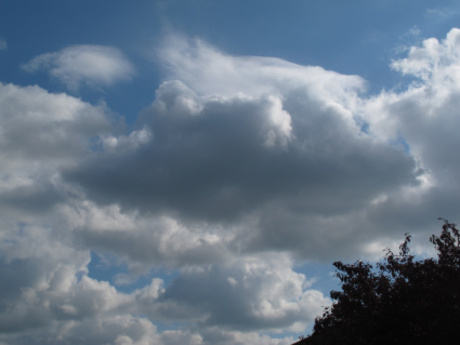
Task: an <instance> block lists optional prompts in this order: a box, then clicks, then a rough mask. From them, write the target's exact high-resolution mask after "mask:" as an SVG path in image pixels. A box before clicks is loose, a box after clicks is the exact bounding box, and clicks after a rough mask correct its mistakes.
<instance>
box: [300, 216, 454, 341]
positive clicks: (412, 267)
mask: <svg viewBox="0 0 460 345" xmlns="http://www.w3.org/2000/svg"><path fill="white" fill-rule="evenodd" d="M443 221H444V224H443V226H442V232H441V235H440V236H436V235H433V236H431V238H430V242H431V243H432V244H433V245H434V247H435V248H436V250H437V258H428V259H423V260H418V261H417V260H415V258H414V256H413V255H411V254H410V250H409V242H410V240H411V237H410V235H408V234H406V239H405V241H404V242H403V243H402V244H401V245H400V247H399V254H398V255H396V254H394V253H393V252H392V251H391V250H387V253H386V255H385V257H384V259H383V260H382V261H381V262H379V263H377V264H376V265H375V266H372V265H371V264H369V263H365V262H362V261H357V262H355V263H354V264H344V263H342V262H340V261H339V262H335V263H334V266H335V267H336V268H337V276H338V278H339V279H340V281H341V286H342V291H332V292H331V298H332V299H333V300H334V301H335V303H334V304H333V305H332V306H331V307H330V308H327V309H326V310H325V312H324V314H323V315H322V316H321V317H318V318H317V319H316V320H315V325H314V329H313V332H312V334H311V335H310V336H308V337H306V338H303V339H301V340H300V341H298V342H297V343H295V344H297V345H303V344H311V345H316V344H321V345H328V344H333V345H346V344H353V345H357V344H366V345H372V344H385V345H389V344H405V345H410V344H458V341H459V333H458V332H459V327H460V234H459V230H458V229H457V227H456V224H454V223H449V222H448V221H447V220H444V219H443Z"/></svg>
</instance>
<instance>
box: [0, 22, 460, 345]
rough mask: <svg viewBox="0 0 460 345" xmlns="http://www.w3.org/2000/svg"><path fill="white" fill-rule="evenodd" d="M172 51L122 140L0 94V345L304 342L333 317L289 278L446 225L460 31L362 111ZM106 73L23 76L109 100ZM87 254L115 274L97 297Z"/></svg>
mask: <svg viewBox="0 0 460 345" xmlns="http://www.w3.org/2000/svg"><path fill="white" fill-rule="evenodd" d="M168 42H169V43H165V45H163V46H162V47H161V48H160V49H159V52H158V54H159V56H160V60H161V61H163V63H164V64H165V66H166V68H167V71H166V73H167V75H168V80H166V81H165V82H164V83H162V84H161V85H160V86H159V87H158V89H157V91H156V94H155V98H154V100H153V103H152V104H151V106H149V107H148V108H147V109H144V110H142V112H141V114H140V116H139V119H138V123H137V127H136V129H135V130H132V131H130V132H127V133H119V132H117V131H116V130H114V128H113V126H112V122H113V121H112V119H111V118H110V115H109V114H110V112H109V111H108V109H106V107H105V106H95V105H91V104H88V103H85V102H83V101H81V100H79V99H76V98H74V97H71V96H68V95H66V94H51V93H48V92H47V91H46V90H43V89H42V88H40V87H37V86H35V87H19V86H16V85H11V84H6V85H5V84H0V123H1V124H2V126H1V128H0V165H1V166H2V172H1V173H0V205H1V207H0V230H1V231H0V253H1V254H0V280H1V281H2V282H5V283H2V285H1V286H0V296H1V297H0V331H1V332H0V333H1V334H0V341H2V342H5V343H8V344H24V343H28V344H39V343H49V344H54V343H56V344H57V343H70V344H72V343H85V344H102V343H111V344H160V345H169V344H176V343H183V344H202V345H205V344H206V345H208V344H218V345H230V344H251V345H252V344H253V345H256V344H260V343H267V344H272V345H281V344H285V343H289V342H292V341H293V339H292V338H289V337H286V338H282V339H281V338H280V339H275V337H272V336H269V335H267V334H269V333H268V332H271V334H273V332H280V334H284V333H282V332H285V331H293V332H297V333H298V334H301V333H302V332H303V330H304V329H305V327H306V325H307V324H308V323H310V322H311V321H312V320H313V318H314V317H315V316H316V315H318V313H320V312H321V310H322V307H323V306H324V305H327V304H328V303H330V301H329V299H327V298H326V297H325V296H324V295H323V293H321V292H319V291H317V290H316V286H315V282H314V279H313V278H314V277H310V276H308V275H304V274H301V273H299V272H297V270H296V267H297V266H296V265H298V264H301V263H303V262H305V260H326V261H327V262H330V261H331V260H332V259H344V258H347V257H353V258H356V256H357V255H362V256H369V255H372V254H374V253H375V252H376V251H378V252H379V254H381V252H380V251H381V249H382V247H384V246H385V245H386V244H388V243H393V242H394V241H395V238H396V237H398V236H399V237H400V236H401V234H402V233H404V232H406V231H411V232H413V233H414V232H415V234H422V233H424V232H425V231H427V229H428V230H429V231H432V229H433V228H432V227H431V224H432V223H431V221H432V220H434V219H436V217H438V216H446V217H449V218H452V219H455V218H458V210H456V209H455V205H458V202H459V201H460V200H459V199H458V195H460V194H459V193H458V192H459V189H460V180H459V177H458V174H456V173H455V172H456V171H458V169H459V168H460V166H459V163H458V160H456V159H454V158H455V157H456V154H457V150H458V147H459V145H460V142H459V139H458V135H457V133H456V132H455V130H456V126H455V125H456V124H457V122H458V109H459V104H458V102H459V101H458V100H459V99H460V97H459V96H460V95H459V92H460V87H459V80H460V76H459V70H460V67H459V66H460V65H459V61H460V60H459V56H458V55H459V51H460V30H457V29H453V30H451V31H450V32H449V33H448V35H447V37H446V38H445V39H444V40H440V41H439V40H435V39H429V40H426V41H425V42H424V43H423V44H422V45H421V46H419V47H413V48H412V49H411V50H410V52H409V53H408V56H407V57H406V58H405V59H400V60H396V61H394V62H393V64H392V66H391V67H392V68H393V69H394V70H396V71H399V72H400V73H401V74H403V75H405V76H406V77H408V78H410V79H409V80H410V83H409V86H408V88H407V89H405V90H403V91H396V90H387V91H384V92H382V93H380V94H378V95H376V96H372V97H368V96H366V94H365V92H366V89H365V82H364V81H363V80H362V79H361V78H360V77H358V76H345V75H341V74H339V73H335V72H331V71H326V70H324V69H322V68H320V67H311V66H300V65H296V64H292V63H289V62H286V61H283V60H280V59H275V58H263V57H235V56H230V55H228V54H225V53H222V52H220V51H219V50H217V49H216V48H213V47H211V46H209V45H208V44H206V43H204V42H202V41H199V40H188V39H184V38H183V37H182V38H180V37H170V38H169V40H168ZM117 54H118V53H117V51H115V50H113V49H112V48H106V47H105V48H104V47H94V46H77V47H71V48H67V49H64V50H62V51H60V52H57V53H51V54H45V55H42V56H40V57H37V58H36V59H34V60H32V61H31V62H30V63H29V64H27V65H26V67H25V68H27V69H29V70H36V69H42V68H44V69H47V70H49V71H50V73H51V74H53V75H54V76H56V77H57V78H59V79H60V80H62V81H63V82H64V83H66V84H67V86H68V87H70V88H78V86H79V85H81V84H82V83H94V84H97V85H110V84H112V83H114V82H115V81H117V80H122V79H124V78H127V77H129V76H130V75H131V73H132V71H133V69H132V67H129V68H125V69H123V68H121V70H120V71H118V67H120V66H123V63H127V62H126V60H125V58H123V57H122V56H121V55H117ZM123 61H124V62H123ZM98 63H100V66H102V67H101V69H99V67H98V68H93V67H94V66H98ZM71 65H74V66H75V67H76V68H75V69H72V68H73V67H72V68H70V67H71ZM124 66H125V67H126V66H130V65H129V64H128V65H124ZM115 71H118V72H115ZM91 252H96V253H97V254H98V255H100V256H104V255H108V257H111V258H114V260H115V261H116V263H115V264H119V263H120V262H121V263H123V264H124V265H125V266H126V267H127V270H128V271H127V272H126V273H123V274H124V275H118V276H115V277H114V279H113V280H111V281H112V283H111V282H110V281H104V280H97V279H96V278H95V277H94V276H92V274H91V272H90V268H89V267H90V266H89V264H90V261H91ZM164 268H166V269H168V270H172V271H174V272H175V274H176V276H175V277H176V278H175V279H172V281H171V282H167V281H166V280H163V279H162V278H161V277H155V273H154V272H155V271H152V269H164ZM152 272H153V273H152ZM143 274H149V277H151V279H150V278H148V280H149V282H148V283H147V285H146V286H143V287H142V286H139V287H137V286H136V287H135V288H132V289H131V290H130V289H125V290H123V291H125V292H121V288H120V285H121V284H125V287H126V285H127V286H128V287H129V286H131V285H132V282H133V281H136V279H137V277H139V276H140V275H143ZM169 322H172V323H171V324H170V323H169ZM177 322H179V324H180V325H181V329H179V328H178V327H177V324H178V323H177ZM159 324H161V325H162V327H161V328H160V327H158V328H157V326H156V325H159ZM280 336H281V335H280ZM282 336H283V337H284V335H282Z"/></svg>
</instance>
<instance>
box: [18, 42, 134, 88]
mask: <svg viewBox="0 0 460 345" xmlns="http://www.w3.org/2000/svg"><path fill="white" fill-rule="evenodd" d="M22 67H23V69H24V70H26V71H28V72H35V71H38V70H45V71H47V72H49V73H50V74H51V76H53V77H54V78H57V79H58V80H60V81H61V82H63V83H64V84H65V85H66V86H67V87H68V88H69V89H70V90H72V91H76V90H77V89H78V88H79V87H80V86H81V85H82V84H84V85H85V84H86V85H96V86H110V85H112V84H114V83H116V82H119V81H125V80H129V79H130V78H131V77H132V75H133V74H134V67H133V66H132V65H131V63H130V62H129V60H128V59H127V58H126V57H125V56H124V55H123V53H121V52H120V51H119V50H118V49H116V48H113V47H105V46H94V45H81V46H72V47H69V48H65V49H63V50H60V51H58V52H54V53H46V54H42V55H39V56H37V57H35V58H34V59H32V60H31V61H29V62H28V63H26V64H25V65H23V66H22Z"/></svg>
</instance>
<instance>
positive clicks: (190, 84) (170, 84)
mask: <svg viewBox="0 0 460 345" xmlns="http://www.w3.org/2000/svg"><path fill="white" fill-rule="evenodd" d="M169 42H170V45H168V46H166V47H164V48H163V50H162V51H161V54H163V55H162V56H164V59H165V60H166V61H168V66H169V69H170V71H171V72H170V73H171V76H172V77H174V78H176V80H170V81H167V82H165V83H163V84H162V85H161V86H160V87H159V88H158V90H157V92H156V98H155V101H154V102H153V104H152V106H151V107H150V108H148V109H146V110H144V111H143V113H142V117H141V119H140V123H139V125H140V126H142V128H144V129H143V130H145V128H149V133H150V135H149V136H148V139H146V140H145V141H143V143H142V145H140V146H137V148H136V149H134V150H130V151H124V150H107V151H106V152H105V153H103V154H100V153H96V154H94V155H93V157H88V159H86V160H85V161H82V162H81V163H80V164H79V165H78V166H75V167H74V168H71V169H67V170H66V171H65V172H64V177H65V179H67V180H69V181H72V182H74V183H78V185H80V186H81V187H82V188H83V190H84V191H85V193H87V195H88V196H89V198H91V199H92V200H94V201H96V202H97V203H99V204H100V205H105V206H109V205H110V204H111V203H116V204H118V205H119V206H120V207H121V208H122V210H123V211H126V212H132V211H138V212H140V213H141V214H156V215H160V214H161V215H164V214H167V215H168V216H169V217H173V218H176V219H178V220H179V221H180V222H182V223H184V224H191V223H190V222H197V223H199V222H202V223H204V224H208V226H209V224H212V225H211V227H212V226H216V225H219V226H221V225H222V223H225V224H227V225H229V224H230V225H231V226H233V228H234V229H238V230H236V231H233V234H234V236H233V238H229V236H224V237H222V236H223V235H222V233H225V232H221V233H219V234H218V239H219V240H218V241H215V242H214V243H216V244H217V243H218V244H219V246H220V245H222V242H224V247H227V246H228V245H229V243H231V245H232V246H233V247H234V248H239V250H241V251H246V252H247V251H249V252H250V251H254V250H255V251H258V250H264V249H269V250H271V249H283V250H289V251H296V252H297V253H298V254H299V255H301V256H304V257H305V256H306V257H311V258H317V255H318V254H319V253H320V252H323V251H321V250H320V251H317V252H316V253H315V251H312V250H310V249H311V248H318V246H317V243H320V242H323V240H324V239H323V238H322V237H323V236H324V235H323V233H327V234H329V235H327V236H328V237H330V238H331V240H332V241H334V243H335V244H338V243H342V246H343V241H344V240H346V238H349V240H348V241H349V245H353V244H352V242H353V241H352V239H351V238H352V237H350V236H342V235H340V234H338V233H336V232H337V231H334V230H329V229H331V228H332V227H333V225H332V224H331V225H330V226H327V227H326V228H324V229H322V230H321V231H320V229H321V226H320V224H321V223H324V221H322V220H321V218H322V217H324V216H328V217H336V220H337V221H338V220H341V221H343V220H344V219H345V218H346V217H347V216H348V215H350V214H355V215H356V214H358V215H359V216H362V213H363V212H365V210H366V208H367V207H368V206H369V205H370V204H371V202H372V201H373V200H375V199H376V198H378V197H380V196H381V195H382V194H384V193H391V192H394V191H398V190H400V189H401V188H403V187H416V186H418V185H419V184H420V182H419V180H418V175H419V174H420V172H419V171H418V167H417V163H416V161H415V160H414V159H413V157H412V156H410V155H407V154H405V153H404V152H403V151H401V150H400V149H398V148H397V147H395V146H393V145H389V144H388V143H387V142H385V141H382V140H379V139H378V138H376V137H375V136H373V135H370V134H369V133H368V132H366V131H365V130H364V129H363V125H364V124H365V115H366V114H361V113H360V109H362V103H363V101H364V100H363V99H362V98H361V97H360V94H361V92H363V91H364V89H363V87H364V82H363V80H362V79H361V78H359V77H356V76H344V75H340V74H338V73H334V72H330V71H325V70H323V69H322V68H319V67H308V66H307V67H304V66H299V65H295V64H291V63H288V62H285V61H282V60H278V59H272V58H261V57H252V58H243V57H233V56H229V55H225V54H223V53H221V52H219V51H217V50H216V49H214V48H212V47H209V46H208V45H206V44H205V43H202V42H200V41H192V42H188V41H185V43H184V41H183V40H181V39H179V40H178V41H177V40H175V39H172V40H170V41H169ZM177 50H178V52H177ZM146 126H147V127H146ZM123 140H125V139H123ZM123 140H122V141H123ZM125 141H126V140H125ZM107 176H110V178H107ZM364 217H365V215H364ZM294 220H295V221H294ZM348 221H351V217H350V219H349V220H348ZM363 221H364V220H363ZM327 222H330V219H329V220H327ZM355 227H356V226H355ZM217 228H219V227H217ZM344 228H346V226H345V227H344ZM242 229H245V230H242ZM352 229H353V226H352V225H351V224H350V231H351V232H353V230H352ZM330 231H333V233H334V235H336V236H337V237H336V240H334V236H332V235H330ZM248 234H249V235H248ZM348 235H350V233H348ZM227 241H230V242H227ZM343 247H344V248H348V245H345V246H343ZM345 251H346V250H345Z"/></svg>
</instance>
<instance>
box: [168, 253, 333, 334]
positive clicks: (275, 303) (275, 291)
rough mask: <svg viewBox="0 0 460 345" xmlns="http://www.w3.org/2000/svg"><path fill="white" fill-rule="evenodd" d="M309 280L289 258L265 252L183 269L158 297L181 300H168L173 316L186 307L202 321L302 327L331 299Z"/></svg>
mask: <svg viewBox="0 0 460 345" xmlns="http://www.w3.org/2000/svg"><path fill="white" fill-rule="evenodd" d="M309 285H311V283H309V282H308V281H307V280H306V277H305V276H304V275H303V274H299V273H296V272H294V271H293V270H292V262H291V261H290V260H289V258H287V257H286V256H283V255H281V256H280V255H279V254H270V255H263V256H260V257H252V258H251V257H249V258H248V257H244V258H239V259H236V260H231V261H230V262H227V263H225V264H221V265H210V266H204V267H203V266H201V267H196V268H195V267H194V268H189V269H186V270H184V271H183V272H182V274H181V275H180V277H179V278H177V279H176V280H175V281H174V282H173V283H172V284H171V286H170V287H168V288H167V289H166V290H165V292H164V294H163V295H162V296H160V298H159V301H160V302H163V303H164V302H167V301H171V302H172V303H173V304H175V303H177V304H179V305H180V308H179V307H176V308H171V305H172V304H168V306H169V307H170V308H171V309H170V310H168V313H170V314H174V309H176V310H177V312H178V314H177V315H170V317H173V318H175V319H180V318H181V317H183V315H184V314H182V315H181V313H182V310H183V308H186V307H188V308H191V309H192V315H193V318H194V319H200V318H201V319H202V321H201V323H202V325H203V326H206V327H214V326H219V327H223V328H224V329H236V330H257V329H274V330H282V329H285V328H286V327H290V326H293V325H295V324H296V323H297V322H300V323H301V325H300V327H299V325H296V326H297V327H298V328H300V329H304V328H305V326H306V324H308V323H309V322H311V321H313V319H314V318H315V316H316V315H317V314H318V313H321V311H322V308H323V307H324V306H326V305H328V304H330V300H329V299H328V298H325V297H324V296H323V294H322V293H321V292H319V291H316V290H312V289H310V290H309V289H308V287H309ZM200 315H201V317H200Z"/></svg>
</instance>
